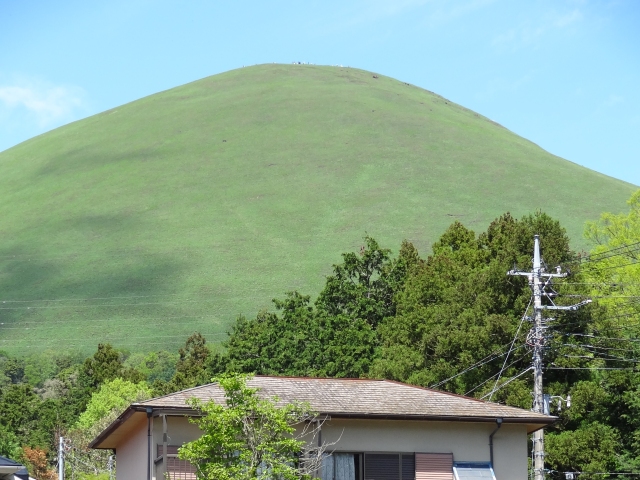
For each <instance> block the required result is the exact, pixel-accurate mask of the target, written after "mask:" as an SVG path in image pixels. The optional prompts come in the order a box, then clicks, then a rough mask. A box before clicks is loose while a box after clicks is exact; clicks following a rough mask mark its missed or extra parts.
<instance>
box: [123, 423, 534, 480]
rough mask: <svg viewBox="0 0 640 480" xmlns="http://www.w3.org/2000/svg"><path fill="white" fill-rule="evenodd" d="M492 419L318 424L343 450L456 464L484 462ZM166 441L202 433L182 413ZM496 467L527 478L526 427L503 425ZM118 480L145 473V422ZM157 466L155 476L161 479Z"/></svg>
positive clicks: (505, 477)
mask: <svg viewBox="0 0 640 480" xmlns="http://www.w3.org/2000/svg"><path fill="white" fill-rule="evenodd" d="M494 429H495V424H492V423H462V422H426V421H421V422H420V421H396V420H347V419H332V420H330V421H328V422H326V423H325V424H324V425H323V427H322V441H323V442H324V443H332V442H337V443H336V444H335V445H334V446H332V447H331V449H335V450H336V451H343V452H354V453H355V452H370V453H373V452H407V453H410V452H417V453H452V454H453V459H454V461H456V462H473V461H478V462H488V461H489V434H490V433H491V432H492V431H493V430H494ZM167 433H168V436H169V439H168V442H167V443H168V445H182V444H183V443H185V442H189V441H191V440H195V439H196V438H198V437H199V436H200V430H199V429H198V427H197V426H195V425H193V424H191V423H189V421H188V420H187V419H186V418H185V417H167ZM152 435H153V438H152V460H153V459H155V452H156V445H158V444H162V418H160V417H155V418H154V419H153V425H152ZM493 443H494V447H493V451H494V467H495V472H496V477H497V479H498V480H527V478H528V477H527V457H528V454H527V431H526V427H525V426H524V425H503V426H502V428H501V429H500V430H498V432H497V433H496V434H495V436H494V439H493ZM116 460H117V480H144V479H146V475H147V465H146V461H147V426H146V419H145V421H144V422H140V425H139V427H138V429H137V430H135V433H134V434H132V435H131V436H130V437H129V438H128V439H127V440H126V441H125V442H123V443H122V444H121V445H118V448H117V450H116ZM161 466H162V464H159V465H158V467H160V468H159V469H158V476H157V477H156V468H155V466H154V467H153V468H152V469H151V471H152V476H153V478H154V479H156V480H161V478H162V477H161V472H162V470H161Z"/></svg>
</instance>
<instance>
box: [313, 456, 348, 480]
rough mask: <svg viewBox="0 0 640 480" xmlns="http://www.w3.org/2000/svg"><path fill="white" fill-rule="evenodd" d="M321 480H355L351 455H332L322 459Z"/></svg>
mask: <svg viewBox="0 0 640 480" xmlns="http://www.w3.org/2000/svg"><path fill="white" fill-rule="evenodd" d="M321 478H322V480H356V464H355V460H354V456H353V453H334V454H333V455H326V456H324V457H323V458H322V476H321Z"/></svg>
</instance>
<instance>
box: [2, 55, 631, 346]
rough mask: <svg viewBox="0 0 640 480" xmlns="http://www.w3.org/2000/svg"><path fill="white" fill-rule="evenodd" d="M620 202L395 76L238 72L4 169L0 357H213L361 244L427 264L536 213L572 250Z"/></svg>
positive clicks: (100, 123) (39, 145) (53, 136)
mask: <svg viewBox="0 0 640 480" xmlns="http://www.w3.org/2000/svg"><path fill="white" fill-rule="evenodd" d="M633 188H634V187H633V186H632V185H630V184H627V183H624V182H622V181H618V180H615V179H612V178H609V177H606V176H604V175H600V174H598V173H595V172H593V171H591V170H588V169H585V168H582V167H580V166H578V165H575V164H573V163H570V162H568V161H565V160H562V159H560V158H558V157H555V156H553V155H550V154H549V153H547V152H545V151H544V150H542V149H540V148H539V147H537V146H536V145H534V144H533V143H531V142H529V141H527V140H525V139H523V138H520V137H518V136H517V135H514V134H513V133H511V132H509V131H508V130H506V129H505V128H503V127H501V126H499V125H497V124H495V123H493V122H491V121H489V120H487V119H486V118H484V117H482V116H479V115H478V114H476V113H474V112H472V111H469V110H466V109H464V108H462V107H460V106H458V105H455V104H452V103H451V102H449V101H447V100H445V99H443V98H442V97H439V96H437V95H435V94H433V93H430V92H428V91H425V90H423V89H421V88H417V87H415V86H411V85H407V84H405V83H403V82H400V81H398V80H394V79H392V78H387V77H383V76H380V77H379V78H374V77H373V75H372V74H371V73H370V72H365V71H361V70H354V69H347V68H337V67H319V66H308V65H296V66H286V65H264V66H258V67H251V68H244V69H239V70H234V71H231V72H227V73H224V74H221V75H216V76H213V77H209V78H205V79H203V80H199V81H197V82H194V83H191V84H188V85H184V86H181V87H178V88H174V89H172V90H169V91H166V92H162V93H159V94H156V95H152V96H150V97H147V98H143V99H141V100H138V101H136V102H133V103H130V104H128V105H123V106H121V107H118V108H115V109H113V110H109V111H107V112H104V113H101V114H99V115H95V116H93V117H91V118H87V119H85V120H82V121H79V122H75V123H73V124H70V125H67V126H65V127H62V128H59V129H57V130H54V131H52V132H49V133H47V134H44V135H41V136H39V137H36V138H33V139H31V140H29V141H27V142H25V143H22V144H20V145H18V146H16V147H14V148H12V149H10V150H7V151H5V152H2V153H0V232H1V234H2V243H1V244H0V301H3V303H1V304H0V323H1V324H0V350H2V349H4V350H8V351H11V352H12V353H18V352H23V353H25V354H29V353H34V352H36V351H40V350H42V349H49V348H71V347H76V348H80V349H83V350H85V351H88V350H90V349H94V348H95V346H96V344H97V343H98V341H110V342H112V343H113V344H115V345H117V346H127V347H128V348H130V349H131V350H151V349H158V348H165V347H166V348H175V347H176V346H177V344H179V343H183V342H184V339H185V338H186V336H187V335H189V334H190V333H192V332H193V331H195V330H199V331H201V332H202V333H204V334H206V335H207V337H208V338H209V339H210V340H212V341H215V340H219V339H220V338H221V334H222V332H224V331H225V330H226V328H227V326H228V325H229V323H230V322H231V321H232V320H233V319H234V318H235V316H237V315H238V314H245V315H253V314H255V313H256V312H257V311H258V310H259V309H260V308H265V307H269V306H270V300H271V298H273V297H274V296H279V295H281V294H282V293H283V292H284V291H286V290H289V289H299V290H301V291H302V292H306V293H311V294H314V293H317V291H318V289H319V287H320V285H321V284H322V282H323V276H324V275H326V274H327V273H329V271H330V266H331V264H332V263H335V262H337V261H339V260H340V253H341V252H343V251H347V250H352V249H356V248H357V247H359V246H360V245H361V243H362V237H363V236H364V234H365V232H366V233H368V234H370V235H372V236H374V237H375V238H376V239H378V240H379V241H380V242H381V243H382V244H383V245H385V246H389V247H393V248H397V247H398V246H399V244H400V242H401V240H402V239H404V238H407V239H409V240H411V241H412V242H414V243H415V244H416V245H417V246H418V247H419V249H420V250H421V251H422V252H423V253H426V252H427V250H428V247H429V245H430V243H431V242H432V241H433V240H434V239H436V238H437V237H438V236H439V234H441V233H442V231H443V230H444V229H445V228H446V227H447V226H448V225H449V224H450V223H451V222H452V221H453V220H454V219H459V220H461V221H462V222H463V223H465V224H466V225H468V226H470V227H472V228H473V227H477V228H478V229H484V228H486V225H487V223H488V222H489V221H490V220H492V219H493V218H494V217H496V216H497V215H499V214H501V213H503V212H505V211H507V210H508V211H511V212H512V213H513V214H514V215H516V216H520V215H522V214H525V213H529V212H533V211H535V210H536V209H542V210H544V211H546V212H547V213H549V214H551V215H553V216H555V217H557V218H559V219H560V220H561V221H562V222H563V224H564V225H565V226H566V227H567V228H568V230H569V232H570V235H571V236H572V238H573V239H574V241H575V242H576V243H575V244H576V245H581V239H580V234H581V231H582V226H583V223H584V221H585V220H587V219H593V218H596V217H597V216H598V215H599V214H600V212H602V211H604V210H609V211H619V210H621V209H623V208H624V202H625V200H626V199H627V198H628V197H629V195H630V193H631V192H632V190H633Z"/></svg>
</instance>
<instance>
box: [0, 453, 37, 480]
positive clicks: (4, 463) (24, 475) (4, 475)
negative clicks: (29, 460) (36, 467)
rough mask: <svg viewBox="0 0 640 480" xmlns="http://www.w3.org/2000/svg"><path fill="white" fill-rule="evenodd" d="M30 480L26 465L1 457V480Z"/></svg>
mask: <svg viewBox="0 0 640 480" xmlns="http://www.w3.org/2000/svg"><path fill="white" fill-rule="evenodd" d="M30 478H31V477H29V473H28V472H27V469H26V468H25V466H24V465H20V464H19V463H18V462H14V461H13V460H11V459H9V458H6V457H0V480H29V479H30Z"/></svg>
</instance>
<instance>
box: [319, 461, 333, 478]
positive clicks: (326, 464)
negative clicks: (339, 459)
mask: <svg viewBox="0 0 640 480" xmlns="http://www.w3.org/2000/svg"><path fill="white" fill-rule="evenodd" d="M321 479H322V480H333V455H324V456H323V457H322V477H321Z"/></svg>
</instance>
